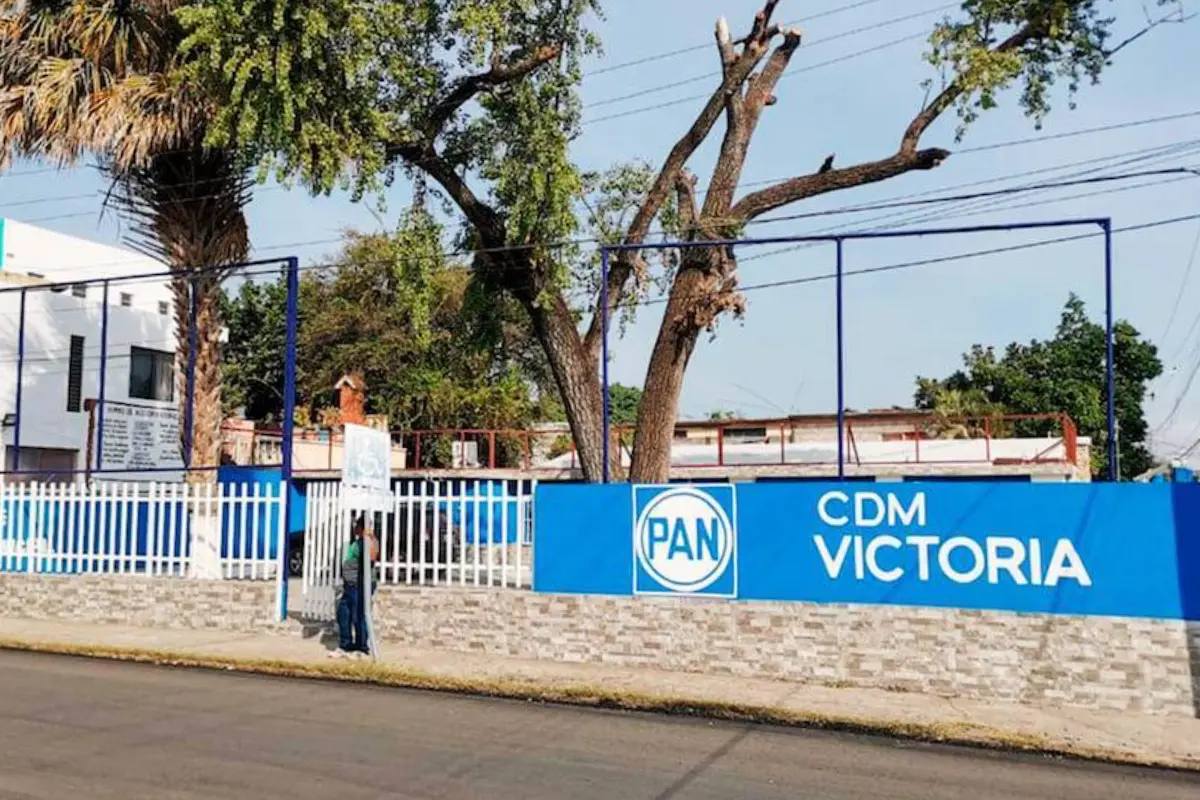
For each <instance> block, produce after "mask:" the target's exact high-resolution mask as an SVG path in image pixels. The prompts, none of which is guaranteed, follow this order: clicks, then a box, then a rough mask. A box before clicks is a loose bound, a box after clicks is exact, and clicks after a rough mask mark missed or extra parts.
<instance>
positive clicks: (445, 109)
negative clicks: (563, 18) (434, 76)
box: [425, 44, 562, 138]
mask: <svg viewBox="0 0 1200 800" xmlns="http://www.w3.org/2000/svg"><path fill="white" fill-rule="evenodd" d="M561 52H562V46H561V45H558V44H547V45H542V46H541V47H538V48H537V49H535V50H534V51H533V52H532V53H530V54H528V55H523V54H516V55H514V57H513V58H512V59H511V60H510V61H508V62H507V63H505V62H504V61H502V60H501V59H500V58H499V55H498V54H493V56H492V68H491V69H489V70H488V71H487V72H481V73H479V74H476V75H469V76H467V77H465V78H463V79H462V80H461V81H459V82H458V85H457V86H455V87H454V88H453V89H452V90H451V91H450V93H449V94H448V95H446V97H445V99H443V100H442V101H441V102H440V103H438V104H437V105H436V106H434V107H433V111H432V112H430V115H429V120H428V122H427V123H426V126H425V132H426V134H427V135H428V136H430V137H431V138H432V137H436V136H437V134H438V133H440V132H441V130H442V127H443V126H444V125H445V124H446V122H447V121H448V120H449V119H450V117H452V116H454V113H455V112H456V111H458V110H459V109H460V108H462V107H463V106H464V105H466V104H467V103H468V102H470V100H471V99H472V98H473V97H475V95H477V94H479V93H480V92H481V91H483V90H484V89H490V88H492V87H495V86H500V85H502V84H505V83H511V82H512V81H515V80H519V79H521V78H523V77H525V76H526V75H528V74H529V73H531V72H533V71H534V70H535V69H537V68H538V67H540V66H542V65H543V64H546V63H548V62H550V61H553V60H554V59H556V58H558V55H559V53H561Z"/></svg>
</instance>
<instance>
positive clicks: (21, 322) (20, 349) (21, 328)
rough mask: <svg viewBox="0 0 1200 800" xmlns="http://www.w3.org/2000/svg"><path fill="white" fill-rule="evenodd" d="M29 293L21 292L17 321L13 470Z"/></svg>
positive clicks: (16, 466)
mask: <svg viewBox="0 0 1200 800" xmlns="http://www.w3.org/2000/svg"><path fill="white" fill-rule="evenodd" d="M28 294H29V292H28V291H26V290H25V289H22V290H21V310H20V312H19V313H20V315H19V318H18V320H17V397H16V406H15V408H14V409H13V412H14V413H15V414H16V417H17V420H16V423H15V424H14V425H13V462H12V468H13V469H14V470H20V469H21V384H23V383H24V382H25V300H26V295H28Z"/></svg>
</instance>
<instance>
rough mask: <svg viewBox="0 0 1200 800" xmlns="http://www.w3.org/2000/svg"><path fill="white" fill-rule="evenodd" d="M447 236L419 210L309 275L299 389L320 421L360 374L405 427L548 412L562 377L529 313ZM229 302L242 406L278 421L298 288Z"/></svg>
mask: <svg viewBox="0 0 1200 800" xmlns="http://www.w3.org/2000/svg"><path fill="white" fill-rule="evenodd" d="M441 240H442V231H441V228H440V227H439V226H438V225H437V224H436V223H435V222H434V221H433V219H432V218H431V217H430V216H429V215H428V213H426V212H425V211H424V210H423V209H419V208H418V209H414V210H412V211H409V212H407V213H406V214H405V215H404V217H403V220H402V222H401V225H400V227H399V228H398V230H397V231H395V232H393V233H392V234H388V235H380V234H372V235H362V234H351V235H350V236H349V237H348V239H347V242H346V245H345V247H344V249H343V251H342V252H341V253H340V254H339V255H338V257H337V258H336V259H335V263H336V264H337V267H336V268H331V269H328V270H325V271H322V272H319V273H317V274H315V275H314V274H306V275H305V276H304V279H303V280H302V281H301V284H300V297H299V314H300V320H299V322H300V325H299V336H298V342H297V373H298V377H297V390H298V394H299V400H300V402H301V403H302V404H303V405H305V406H306V407H307V408H308V409H309V413H308V416H309V418H312V419H315V418H318V417H319V416H320V413H319V412H320V411H322V409H323V408H324V407H325V406H327V405H328V404H329V402H330V398H331V397H332V393H333V387H334V384H335V383H336V382H337V381H338V379H339V378H341V377H342V375H344V374H346V373H350V372H357V373H361V374H362V375H363V377H364V378H365V380H366V382H367V386H368V392H367V396H368V410H369V411H370V412H372V413H378V414H386V415H387V416H388V418H389V421H390V423H391V424H392V425H393V426H394V427H398V428H401V429H403V430H443V429H453V428H486V429H514V428H517V429H524V428H525V427H527V426H528V425H529V424H530V423H531V422H532V421H533V420H534V419H536V418H538V417H540V416H542V415H544V414H545V413H546V410H545V409H544V408H543V405H544V404H546V403H547V398H551V397H552V393H551V392H550V391H548V388H549V387H552V381H551V380H550V379H549V377H548V371H547V369H546V366H545V361H544V357H543V354H542V351H541V348H540V347H539V346H538V344H537V342H536V340H535V339H534V338H533V336H532V334H531V333H530V330H529V319H528V316H527V315H526V314H525V313H524V312H523V311H522V310H521V309H520V308H519V307H518V306H517V305H516V304H515V303H514V302H513V301H511V300H508V301H503V302H499V303H497V302H496V300H495V298H494V297H492V296H490V295H489V294H488V293H487V292H485V291H484V290H482V288H481V287H480V286H479V284H478V282H477V281H476V279H475V276H474V275H473V273H472V272H471V271H470V270H469V269H467V268H466V267H465V266H463V265H461V264H455V263H453V262H452V261H451V260H449V259H448V257H447V256H446V254H445V253H444V252H443V251H442V245H441ZM226 302H227V311H226V315H227V319H228V320H229V330H230V335H229V344H228V345H227V350H226V353H225V358H226V370H225V373H226V381H227V384H228V395H229V402H230V405H231V407H237V406H243V407H245V409H246V414H247V416H248V417H249V418H251V419H259V420H278V419H279V418H280V414H281V410H282V395H283V353H284V350H283V348H284V341H285V340H284V333H285V325H286V302H287V296H286V290H285V289H284V287H283V284H282V283H281V282H274V283H260V284H251V283H246V284H243V285H242V286H241V287H240V289H239V291H238V292H237V294H236V295H233V296H231V297H229V298H227V301H226ZM448 442H449V440H448V439H447V441H446V443H445V444H447V446H448ZM426 444H428V442H426ZM498 445H503V446H505V447H508V448H513V447H517V446H518V445H519V442H518V441H517V440H516V439H512V440H511V441H509V440H507V439H504V440H503V441H501V442H499V443H498ZM434 449H435V452H440V451H437V449H436V448H434ZM442 449H445V448H442ZM510 455H512V456H513V457H516V455H517V454H516V453H513V454H510Z"/></svg>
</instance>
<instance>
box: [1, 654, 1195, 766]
mask: <svg viewBox="0 0 1200 800" xmlns="http://www.w3.org/2000/svg"><path fill="white" fill-rule="evenodd" d="M0 650H9V651H16V652H25V653H44V654H47V655H62V656H73V657H79V658H92V659H100V660H107V661H121V662H126V663H134V664H148V665H153V666H163V667H175V668H182V669H198V670H207V671H221V672H240V673H245V674H252V675H264V676H269V677H279V678H294V679H302V680H316V681H328V682H337V683H358V684H367V685H372V686H381V687H387V688H394V689H411V690H419V691H431V692H440V693H445V694H456V695H466V696H470V697H485V698H497V699H508V700H524V701H526V702H535V703H546V704H554V705H564V706H575V707H581V708H595V709H606V710H614V711H627V712H640V713H651V714H663V715H668V716H678V717H695V718H699V719H709V720H716V721H721V722H736V723H744V724H753V725H774V726H779V727H786V728H796V729H804V730H820V731H829V732H834V733H850V734H858V735H865V736H883V737H888V738H893V739H904V740H908V741H914V742H922V743H928V744H939V745H948V746H956V747H968V748H974V749H981V750H991V751H998V752H1008V753H1019V754H1024V755H1032V756H1045V757H1051V758H1063V759H1072V760H1078V761H1088V762H1093V763H1102V764H1111V765H1115V766H1127V767H1150V768H1155V769H1168V770H1173V771H1178V772H1185V773H1197V772H1200V760H1194V759H1174V758H1158V757H1154V756H1147V755H1144V754H1139V753H1134V752H1127V751H1121V750H1115V749H1109V748H1096V747H1087V746H1084V745H1079V744H1076V743H1073V742H1069V741H1063V740H1056V739H1052V738H1050V737H1047V736H1044V735H1041V734H1029V733H1021V732H1017V731H1011V730H1003V729H1000V728H992V727H988V726H985V725H976V724H974V723H963V722H949V723H925V722H905V721H901V720H890V719H879V718H869V717H859V716H854V715H849V714H844V715H843V714H824V713H817V712H806V711H792V710H787V709H781V708H773V707H770V706H758V705H752V704H745V703H725V702H719V701H713V700H700V699H695V698H687V697H682V696H667V695H653V694H643V693H638V692H617V691H612V690H610V689H603V688H599V687H594V686H587V685H584V684H572V685H565V686H552V685H551V686H547V685H545V684H539V683H535V682H530V681H517V680H492V679H470V678H455V677H447V676H440V675H436V674H433V673H427V672H422V671H420V670H412V669H403V668H397V667H382V666H378V665H376V664H371V663H367V662H363V663H347V662H337V663H332V664H317V663H306V662H296V661H282V660H271V659H246V658H231V657H226V656H212V655H204V654H195V653H179V652H171V651H167V650H142V649H136V648H126V647H112V646H107V645H84V644H71V643H60V642H46V641H34V640H24V639H9V638H0Z"/></svg>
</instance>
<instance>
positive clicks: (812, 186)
mask: <svg viewBox="0 0 1200 800" xmlns="http://www.w3.org/2000/svg"><path fill="white" fill-rule="evenodd" d="M1038 31H1039V28H1038V27H1036V26H1035V25H1034V24H1032V23H1031V24H1029V25H1026V26H1025V27H1023V28H1021V30H1019V31H1017V32H1016V33H1014V34H1013V35H1012V36H1010V37H1009V38H1008V39H1005V40H1004V41H1003V42H1001V43H1000V44H999V45H997V46H996V51H997V52H1005V51H1008V50H1015V49H1017V48H1019V47H1023V46H1024V45H1025V44H1026V43H1028V42H1030V41H1032V40H1033V39H1036V38H1037V37H1038V36H1039V35H1040V34H1039V32H1038ZM772 60H774V59H772ZM784 63H785V65H786V61H785V62H784ZM765 72H766V70H764V73H765ZM964 91H965V89H964V87H963V85H962V83H961V81H955V82H953V83H951V84H950V85H949V86H947V87H946V88H945V89H943V90H942V92H941V94H939V95H938V96H937V97H936V98H934V100H933V102H932V103H930V104H929V105H927V106H926V107H925V108H923V109H921V112H920V113H919V114H917V116H916V117H914V118H913V120H912V122H910V123H909V125H908V127H907V128H906V129H905V131H904V136H903V138H902V139H901V140H900V148H899V150H898V151H897V152H896V153H895V155H892V156H890V157H888V158H883V159H879V160H877V161H868V162H865V163H862V164H857V165H855V166H852V167H846V168H844V169H826V168H825V165H824V164H823V165H822V168H821V170H819V171H817V172H816V173H813V174H811V175H804V176H801V177H797V178H791V179H789V180H786V181H782V182H780V183H777V184H775V185H774V186H769V187H767V188H766V189H763V190H761V191H757V192H754V193H752V194H748V195H746V196H745V197H743V198H742V199H741V200H739V201H738V202H737V204H736V205H734V206H733V208H732V209H730V211H729V215H728V216H729V218H730V219H731V221H736V222H738V223H743V222H746V221H749V220H752V219H754V218H756V217H759V216H762V215H763V214H766V213H767V212H769V211H774V210H775V209H778V208H782V207H783V206H786V205H790V204H791V203H794V202H796V201H798V200H804V199H806V198H809V197H815V196H816V195H820V194H825V193H827V192H833V191H837V190H839V189H848V188H851V187H854V186H862V185H864V184H868V183H877V182H879V181H883V180H887V179H888V178H894V177H896V176H897V175H903V174H904V173H906V172H912V171H914V170H928V169H934V168H935V167H938V166H940V165H941V163H942V162H943V161H945V160H946V159H947V158H949V157H950V152H949V151H947V150H943V149H941V148H929V149H926V150H918V149H917V148H918V146H919V145H920V143H921V137H922V136H923V135H924V133H925V131H926V130H928V128H929V126H930V125H932V124H933V123H934V121H935V120H937V118H938V117H940V116H941V115H942V114H943V113H944V112H945V111H946V110H947V109H948V108H950V107H951V106H952V105H954V103H955V102H956V101H957V100H958V99H959V98H961V97H962V95H963V92H964ZM830 166H831V167H832V164H830Z"/></svg>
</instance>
